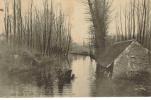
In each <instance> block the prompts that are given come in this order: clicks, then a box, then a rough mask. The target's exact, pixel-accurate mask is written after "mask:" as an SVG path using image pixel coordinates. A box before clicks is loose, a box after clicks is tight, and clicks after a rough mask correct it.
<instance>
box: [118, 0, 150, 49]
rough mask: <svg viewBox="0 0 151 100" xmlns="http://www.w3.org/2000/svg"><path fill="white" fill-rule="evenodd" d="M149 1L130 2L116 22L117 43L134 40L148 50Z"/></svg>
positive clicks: (135, 0)
mask: <svg viewBox="0 0 151 100" xmlns="http://www.w3.org/2000/svg"><path fill="white" fill-rule="evenodd" d="M150 4H151V0H130V2H129V4H128V6H127V7H126V9H125V11H124V13H122V12H120V15H119V19H117V20H116V22H119V23H116V33H117V37H116V40H117V41H122V40H129V39H135V40H137V41H138V42H140V43H141V44H142V45H143V46H144V47H147V48H148V49H149V50H150V47H151V7H150Z"/></svg>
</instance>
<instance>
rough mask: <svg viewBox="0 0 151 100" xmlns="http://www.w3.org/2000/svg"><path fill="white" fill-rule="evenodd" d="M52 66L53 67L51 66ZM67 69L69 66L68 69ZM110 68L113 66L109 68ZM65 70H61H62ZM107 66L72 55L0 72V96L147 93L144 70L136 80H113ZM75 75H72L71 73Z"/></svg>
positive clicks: (149, 82) (150, 90) (149, 91)
mask: <svg viewBox="0 0 151 100" xmlns="http://www.w3.org/2000/svg"><path fill="white" fill-rule="evenodd" d="M54 66H55V67H54ZM66 69H70V70H67V71H66ZM110 70H112V69H110ZM65 71H66V73H63V72H65ZM108 72H109V69H105V68H103V67H101V66H99V65H97V64H96V62H95V61H94V60H92V59H90V58H89V57H83V56H72V57H70V59H68V60H67V59H59V60H58V61H57V63H53V62H51V64H49V63H47V64H46V63H45V64H42V65H39V66H32V67H31V69H28V70H24V71H21V72H15V73H14V72H12V73H9V74H7V73H6V72H1V73H0V76H3V77H1V79H0V96H1V97H58V96H59V97H90V96H97V97H102V96H103V97H104V96H150V95H151V87H150V86H151V79H150V76H149V75H148V74H146V75H145V74H143V75H144V76H143V77H140V76H139V78H137V79H135V80H127V79H119V80H112V78H111V77H110V75H109V74H107V73H108ZM74 76H75V77H74Z"/></svg>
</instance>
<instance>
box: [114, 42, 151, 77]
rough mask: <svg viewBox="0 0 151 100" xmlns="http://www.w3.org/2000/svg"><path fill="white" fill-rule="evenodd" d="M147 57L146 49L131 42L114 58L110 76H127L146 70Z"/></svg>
mask: <svg viewBox="0 0 151 100" xmlns="http://www.w3.org/2000/svg"><path fill="white" fill-rule="evenodd" d="M148 57H149V56H148V50H147V49H145V48H143V47H142V46H141V45H140V44H139V43H138V42H133V43H132V44H131V45H129V46H128V47H127V48H126V49H125V50H124V51H123V53H121V54H120V56H119V57H118V58H117V59H115V61H114V68H113V75H112V78H128V77H133V76H134V75H137V74H139V73H140V72H144V71H147V69H148V68H149V66H150V65H149V58H148Z"/></svg>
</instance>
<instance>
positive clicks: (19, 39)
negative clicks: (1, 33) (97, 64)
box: [4, 0, 71, 55]
mask: <svg viewBox="0 0 151 100" xmlns="http://www.w3.org/2000/svg"><path fill="white" fill-rule="evenodd" d="M21 1H22V0H13V15H10V12H9V4H8V2H7V0H5V20H4V22H5V32H6V40H7V42H8V43H9V44H11V45H12V46H13V47H18V46H19V47H20V46H24V47H28V48H29V49H30V50H37V51H38V52H40V53H41V54H43V55H51V54H52V53H61V54H65V55H68V52H69V49H70V43H71V35H70V33H71V27H70V26H71V25H70V24H69V22H68V20H67V18H66V17H65V15H64V14H63V12H62V11H61V9H57V10H56V9H54V3H53V2H52V0H51V2H49V0H43V6H42V7H41V8H42V9H38V8H36V7H35V6H34V2H33V0H31V2H30V4H29V5H30V6H29V7H28V11H27V12H26V13H23V9H22V6H21V5H22V2H21Z"/></svg>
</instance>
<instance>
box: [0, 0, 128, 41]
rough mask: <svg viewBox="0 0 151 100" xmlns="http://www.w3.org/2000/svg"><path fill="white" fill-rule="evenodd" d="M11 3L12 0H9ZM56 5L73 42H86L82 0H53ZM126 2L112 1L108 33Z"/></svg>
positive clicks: (0, 4)
mask: <svg viewBox="0 0 151 100" xmlns="http://www.w3.org/2000/svg"><path fill="white" fill-rule="evenodd" d="M9 1H12V0H9ZM29 1H30V0H29ZM35 1H36V6H38V7H39V8H40V7H42V5H41V4H42V3H41V2H40V1H41V0H35ZM53 1H54V2H55V3H56V4H57V5H60V4H61V5H62V8H63V10H64V12H65V14H66V16H68V17H69V18H70V22H71V24H72V38H73V41H74V42H77V43H79V44H81V43H83V40H84V41H86V40H87V38H88V34H87V33H88V27H89V23H88V22H87V21H85V19H86V18H87V15H86V14H85V12H86V7H85V6H84V5H83V4H82V0H53ZM126 1H128V0H113V6H112V9H113V12H112V14H111V18H112V23H111V25H110V33H112V34H113V33H114V29H115V24H114V21H115V20H114V17H115V16H116V12H117V11H118V10H119V9H120V7H124V5H125V2H126ZM22 2H23V5H22V6H23V7H24V8H25V7H28V6H27V5H28V0H22ZM1 8H4V0H0V9H1ZM3 14H4V13H2V12H0V33H2V32H3V31H4V29H3V27H2V25H3Z"/></svg>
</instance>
